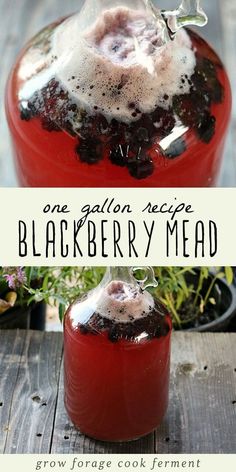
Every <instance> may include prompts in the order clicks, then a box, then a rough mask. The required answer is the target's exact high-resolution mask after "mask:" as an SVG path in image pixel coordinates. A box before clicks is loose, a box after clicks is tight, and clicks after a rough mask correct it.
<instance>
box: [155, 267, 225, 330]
mask: <svg viewBox="0 0 236 472" xmlns="http://www.w3.org/2000/svg"><path fill="white" fill-rule="evenodd" d="M155 275H156V278H157V280H158V282H159V284H158V287H157V289H155V293H156V295H157V296H158V298H159V299H160V300H161V301H162V302H163V303H164V304H165V305H166V306H167V308H168V310H169V312H170V313H171V315H172V320H173V325H174V327H175V328H178V329H180V328H183V327H185V326H186V325H189V324H192V325H194V324H196V323H197V322H198V321H200V322H201V324H203V323H204V322H207V320H206V321H205V319H206V317H207V314H208V313H209V311H212V310H213V308H214V307H216V304H217V301H216V296H215V295H216V293H215V290H214V289H215V286H216V284H217V280H219V279H226V281H227V283H228V284H229V285H231V284H232V282H233V276H234V274H233V270H232V267H223V268H219V267H217V268H216V267H215V268H212V267H199V268H196V267H156V268H155ZM208 321H209V320H208Z"/></svg>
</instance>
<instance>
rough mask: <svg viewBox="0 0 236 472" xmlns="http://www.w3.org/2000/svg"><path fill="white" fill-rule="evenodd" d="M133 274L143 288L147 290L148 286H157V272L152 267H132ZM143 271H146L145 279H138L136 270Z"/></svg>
mask: <svg viewBox="0 0 236 472" xmlns="http://www.w3.org/2000/svg"><path fill="white" fill-rule="evenodd" d="M132 271H133V275H134V278H135V280H136V281H137V282H138V284H139V286H140V287H141V289H142V290H145V289H146V288H148V287H157V286H158V282H157V280H156V278H155V273H154V270H153V268H152V267H132ZM137 271H142V273H144V278H143V279H137V278H136V277H135V272H137Z"/></svg>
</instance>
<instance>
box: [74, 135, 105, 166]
mask: <svg viewBox="0 0 236 472" xmlns="http://www.w3.org/2000/svg"><path fill="white" fill-rule="evenodd" d="M75 151H76V153H77V154H78V156H79V159H80V160H81V162H86V163H87V164H96V163H97V162H99V161H100V160H101V159H102V144H101V142H100V141H99V140H98V139H96V138H88V139H86V140H81V141H80V143H79V144H78V145H77V146H76V148H75Z"/></svg>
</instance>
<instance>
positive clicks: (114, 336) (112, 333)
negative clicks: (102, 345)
mask: <svg viewBox="0 0 236 472" xmlns="http://www.w3.org/2000/svg"><path fill="white" fill-rule="evenodd" d="M108 339H109V340H110V341H111V342H112V343H116V342H117V341H118V340H119V332H118V330H117V329H116V327H115V326H113V327H112V328H110V329H109V331H108Z"/></svg>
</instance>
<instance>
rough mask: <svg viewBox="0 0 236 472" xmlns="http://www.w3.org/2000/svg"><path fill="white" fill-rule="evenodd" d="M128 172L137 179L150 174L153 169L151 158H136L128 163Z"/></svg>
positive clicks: (144, 177)
mask: <svg viewBox="0 0 236 472" xmlns="http://www.w3.org/2000/svg"><path fill="white" fill-rule="evenodd" d="M128 169H129V173H130V175H131V176H132V177H135V178H136V179H138V180H141V179H146V178H147V177H149V176H150V175H152V173H153V171H154V164H153V161H152V160H151V159H148V158H147V159H146V160H136V161H134V162H132V163H130V164H128Z"/></svg>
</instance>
